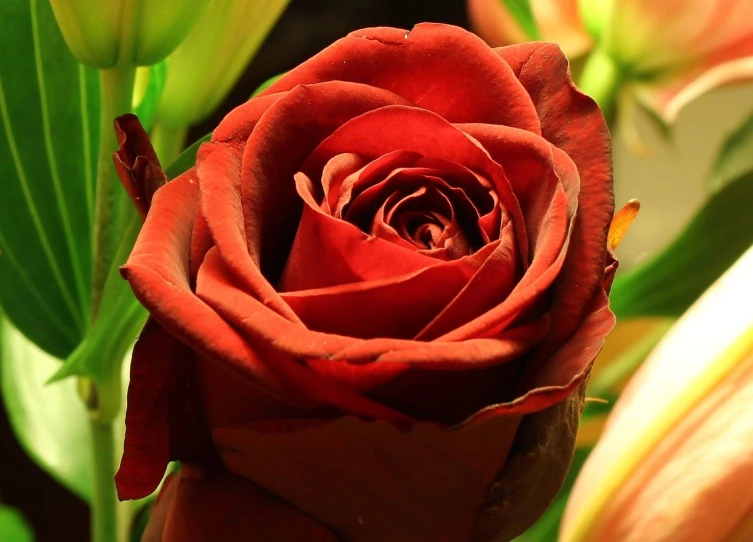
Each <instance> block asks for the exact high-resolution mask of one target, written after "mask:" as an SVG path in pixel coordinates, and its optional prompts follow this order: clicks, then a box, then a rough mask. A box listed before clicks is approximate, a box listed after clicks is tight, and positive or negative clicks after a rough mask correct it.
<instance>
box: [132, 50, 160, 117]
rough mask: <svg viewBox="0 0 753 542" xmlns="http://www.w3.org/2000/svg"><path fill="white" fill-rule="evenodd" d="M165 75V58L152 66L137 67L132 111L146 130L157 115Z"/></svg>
mask: <svg viewBox="0 0 753 542" xmlns="http://www.w3.org/2000/svg"><path fill="white" fill-rule="evenodd" d="M166 76H167V60H163V61H162V62H160V63H159V64H155V65H154V66H150V67H145V68H139V70H138V72H137V75H136V90H135V92H134V95H133V98H134V103H133V112H134V113H135V114H136V116H138V117H139V121H140V122H141V125H142V126H143V127H144V130H146V131H147V132H148V131H149V130H150V129H151V127H152V124H153V123H154V117H155V116H156V115H157V106H158V105H159V100H160V98H161V97H162V90H163V89H164V87H165V77H166ZM142 78H143V79H142Z"/></svg>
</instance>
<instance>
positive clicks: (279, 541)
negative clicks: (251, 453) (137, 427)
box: [144, 474, 337, 542]
mask: <svg viewBox="0 0 753 542" xmlns="http://www.w3.org/2000/svg"><path fill="white" fill-rule="evenodd" d="M176 478H177V479H176V480H174V481H173V482H172V483H171V484H170V485H169V486H168V488H167V489H166V490H165V489H163V493H164V495H160V497H159V501H158V503H157V504H156V505H155V509H156V510H159V511H160V513H159V514H157V515H156V520H155V513H154V512H153V514H152V519H151V520H150V523H149V527H148V528H147V531H148V532H149V536H150V537H151V538H146V534H145V538H144V541H145V542H146V541H147V540H149V542H162V541H164V542H171V541H177V540H180V541H181V542H213V541H215V540H222V542H242V541H243V542H245V541H248V540H258V541H260V542H261V541H263V542H286V541H291V540H296V541H300V542H336V540H337V538H336V537H335V535H334V534H333V533H332V532H330V531H329V529H327V528H326V527H324V526H323V525H321V524H320V523H318V522H316V521H315V520H314V519H312V518H311V517H309V516H307V515H306V514H304V513H303V512H301V511H299V510H296V509H295V508H294V507H292V506H290V505H289V504H287V503H285V502H284V501H282V500H280V499H278V498H277V497H275V496H274V495H271V494H270V493H268V492H267V491H264V490H263V489H261V488H260V487H258V486H256V485H255V484H252V483H251V482H248V481H246V480H243V479H242V478H238V477H237V476H231V475H229V474H223V475H220V476H216V477H212V478H208V479H205V480H193V479H191V478H188V477H186V476H183V475H179V476H177V477H176ZM160 518H162V520H161V521H160ZM155 522H158V523H160V522H164V523H163V525H162V528H161V529H160V526H159V525H154V526H153V525H152V524H153V523H155Z"/></svg>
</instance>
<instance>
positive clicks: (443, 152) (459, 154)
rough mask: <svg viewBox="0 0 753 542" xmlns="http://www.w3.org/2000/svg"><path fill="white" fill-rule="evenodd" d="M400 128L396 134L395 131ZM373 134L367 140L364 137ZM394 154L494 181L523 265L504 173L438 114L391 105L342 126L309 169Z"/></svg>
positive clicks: (517, 214)
mask: <svg viewBox="0 0 753 542" xmlns="http://www.w3.org/2000/svg"><path fill="white" fill-rule="evenodd" d="M397 126H399V127H400V129H399V130H396V129H395V127H397ZM365 133H366V134H369V137H368V138H366V139H364V137H363V134H365ZM393 151H409V152H414V153H418V154H420V155H421V156H423V157H426V158H429V159H432V158H436V159H441V160H445V161H448V162H452V163H456V164H460V165H461V166H464V167H466V168H468V169H471V170H476V171H479V172H483V173H484V175H485V177H486V178H487V179H488V180H489V181H490V182H491V183H492V186H493V188H494V191H495V192H496V193H497V196H498V197H499V200H500V203H501V205H502V208H503V211H504V212H506V213H507V215H508V216H509V217H510V220H511V221H512V222H513V225H514V231H515V233H516V236H517V238H518V240H519V241H518V247H519V251H520V254H521V258H522V260H523V261H526V260H527V252H528V250H527V247H528V242H527V239H526V231H525V223H524V221H523V216H522V213H521V210H520V205H519V203H518V201H517V199H516V197H515V194H514V192H513V191H512V187H511V186H510V183H509V181H508V180H507V178H506V177H505V174H504V171H503V169H502V168H501V167H500V165H499V164H497V163H496V162H494V161H493V160H492V159H491V158H490V157H489V155H488V154H487V153H486V152H485V151H484V149H483V148H481V146H480V145H479V144H478V143H476V142H475V141H473V140H472V139H471V138H469V137H468V136H467V135H466V134H465V133H463V132H462V131H460V130H459V129H457V128H456V127H455V126H453V125H452V124H450V123H448V122H447V121H446V120H445V119H443V118H441V117H439V116H438V115H436V114H434V113H432V112H430V111H426V110H424V109H417V108H415V107H407V106H387V107H382V108H380V109H377V110H375V111H370V112H368V113H364V114H363V115H361V116H359V117H357V118H354V119H353V120H351V121H349V122H347V123H345V124H343V125H342V126H341V127H340V128H339V129H338V130H337V131H336V132H335V133H333V134H332V135H331V136H330V137H328V138H327V139H325V140H324V141H322V142H321V144H320V145H319V146H318V147H316V150H314V152H312V153H311V156H310V157H309V160H308V161H307V164H306V171H321V170H322V168H323V167H324V165H325V164H326V163H327V162H328V161H329V160H330V159H331V158H332V157H333V156H336V155H338V154H342V153H348V152H357V153H358V154H359V155H360V156H363V157H370V158H377V157H379V156H382V155H385V154H387V153H390V152H393Z"/></svg>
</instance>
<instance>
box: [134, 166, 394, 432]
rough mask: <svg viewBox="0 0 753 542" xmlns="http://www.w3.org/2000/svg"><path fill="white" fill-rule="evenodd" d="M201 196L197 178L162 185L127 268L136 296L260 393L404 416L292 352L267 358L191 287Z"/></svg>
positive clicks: (292, 401) (312, 404) (169, 327)
mask: <svg viewBox="0 0 753 542" xmlns="http://www.w3.org/2000/svg"><path fill="white" fill-rule="evenodd" d="M198 196H199V194H198V187H197V186H196V185H195V184H189V183H188V182H181V181H179V180H175V181H172V182H170V183H168V184H167V185H165V186H164V187H163V188H162V189H160V190H159V191H158V192H157V195H156V196H155V199H154V204H153V206H152V209H151V211H150V212H149V215H148V216H147V221H146V223H145V224H144V227H143V229H142V230H141V233H140V235H139V238H138V239H137V242H136V246H135V247H134V251H133V253H132V254H131V257H130V258H129V260H128V263H127V264H126V265H125V266H124V267H123V268H122V272H123V275H124V277H125V278H126V279H127V280H128V281H129V282H130V283H131V288H132V289H133V291H134V293H135V294H136V297H137V298H138V299H139V301H141V303H142V304H144V306H145V307H147V309H149V311H150V312H151V314H152V316H154V318H155V319H156V320H157V321H158V322H159V323H160V324H162V325H163V326H164V327H165V329H167V330H168V331H169V332H170V333H172V334H173V335H174V336H175V337H177V338H178V339H180V340H181V341H183V342H184V343H186V344H187V345H188V346H190V347H191V348H193V349H194V350H196V351H197V352H198V353H199V354H200V355H201V356H203V357H205V358H208V359H211V360H221V362H222V363H224V364H226V365H227V366H228V367H229V368H230V369H231V370H233V371H236V372H237V373H238V374H239V375H241V376H242V377H245V378H247V379H248V381H249V385H251V386H256V387H257V389H259V390H261V391H262V392H263V393H269V394H271V395H272V396H274V397H277V398H280V399H282V400H283V401H285V402H288V403H290V404H295V405H300V406H306V407H309V408H311V407H316V406H319V405H321V404H332V405H334V406H337V407H340V408H342V409H343V410H344V411H346V412H359V413H361V415H364V416H373V417H385V418H387V419H403V418H404V417H403V416H401V415H399V414H398V413H395V412H392V411H390V410H389V409H386V408H382V407H380V406H379V405H377V404H376V403H374V402H373V401H369V400H367V399H365V398H362V397H360V396H358V395H357V394H354V393H352V392H350V391H349V390H346V389H341V388H339V387H338V386H335V385H331V384H330V383H328V382H326V381H325V380H323V379H321V378H320V377H319V376H318V375H317V374H316V373H315V372H313V371H311V370H310V369H308V368H306V367H304V366H302V365H299V364H297V363H296V362H295V361H294V360H293V359H288V358H282V359H268V358H267V357H265V355H264V354H265V353H266V352H265V349H264V345H258V344H256V345H252V344H249V341H247V340H246V339H245V338H243V337H241V336H240V335H239V334H238V333H237V331H236V330H235V329H233V328H232V327H231V326H230V325H228V324H227V323H226V322H225V321H224V320H222V318H220V317H219V316H218V315H217V313H215V312H214V311H213V310H212V309H211V308H210V307H209V306H208V305H207V304H206V303H204V302H203V301H201V299H199V298H198V297H196V295H194V293H193V292H192V291H191V290H190V286H189V281H188V270H187V269H186V268H185V265H187V259H188V258H187V255H188V250H189V242H190V238H191V229H192V226H193V223H192V217H193V216H195V215H194V213H195V212H196V206H197V205H198V201H197V200H198ZM166 224H169V225H170V227H169V228H167V227H166V226H165V225H166ZM166 232H168V234H167V235H166ZM213 254H214V255H216V256H218V252H217V250H216V249H212V250H210V251H209V253H208V254H207V256H206V258H205V261H204V264H203V265H202V266H201V269H200V270H199V276H198V280H197V290H200V289H201V287H202V274H203V272H204V271H205V269H211V266H209V265H208V263H207V262H208V260H209V259H210V257H211V256H212V255H213ZM176 262H185V263H184V265H180V264H179V265H176Z"/></svg>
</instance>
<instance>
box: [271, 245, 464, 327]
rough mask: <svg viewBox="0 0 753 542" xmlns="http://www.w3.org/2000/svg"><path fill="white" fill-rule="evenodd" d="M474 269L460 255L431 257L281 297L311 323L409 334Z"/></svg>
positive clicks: (437, 309) (439, 307) (455, 291)
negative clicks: (406, 267) (408, 267)
mask: <svg viewBox="0 0 753 542" xmlns="http://www.w3.org/2000/svg"><path fill="white" fill-rule="evenodd" d="M325 262H326V260H325ZM473 272H474V269H473V268H472V267H471V266H469V265H466V264H465V263H464V262H463V261H462V260H453V261H448V262H443V261H441V260H434V265H432V266H430V267H425V268H423V269H420V270H418V271H415V272H413V273H410V274H407V275H398V276H395V277H391V278H388V279H383V280H379V281H374V280H372V281H367V282H354V283H350V284H344V285H341V286H332V287H328V288H320V289H316V290H300V291H296V292H289V293H286V294H283V299H285V301H286V302H287V303H288V305H290V307H291V308H292V309H293V310H294V311H295V312H296V314H297V315H298V316H299V317H300V318H301V320H302V321H303V323H304V324H305V325H306V327H308V328H309V329H313V330H316V331H323V332H326V333H335V334H338V335H347V336H350V337H359V338H363V339H368V338H372V337H393V338H403V339H410V338H413V337H414V336H415V335H416V333H418V332H419V331H420V330H421V329H422V328H423V327H424V326H425V325H426V324H427V323H428V322H430V321H431V320H432V319H433V318H434V317H435V316H436V315H437V314H438V313H439V312H440V311H441V310H442V309H443V308H444V306H445V305H447V303H449V302H450V301H451V300H452V299H453V298H454V297H455V296H456V295H457V294H458V292H459V291H460V290H461V289H462V288H463V286H464V285H465V284H466V283H467V282H468V280H469V279H470V277H471V276H472V274H473Z"/></svg>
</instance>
